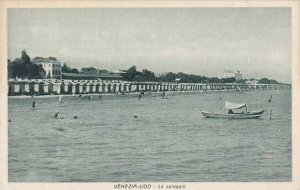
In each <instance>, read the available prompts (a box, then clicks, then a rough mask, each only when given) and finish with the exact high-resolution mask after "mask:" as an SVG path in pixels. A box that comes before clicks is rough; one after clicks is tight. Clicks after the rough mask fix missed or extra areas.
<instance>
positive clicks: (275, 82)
mask: <svg viewBox="0 0 300 190" xmlns="http://www.w3.org/2000/svg"><path fill="white" fill-rule="evenodd" d="M258 83H260V84H278V81H277V80H273V79H267V78H262V79H259V80H258Z"/></svg>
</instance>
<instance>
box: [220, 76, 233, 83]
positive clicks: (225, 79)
mask: <svg viewBox="0 0 300 190" xmlns="http://www.w3.org/2000/svg"><path fill="white" fill-rule="evenodd" d="M220 82H221V83H235V82H236V80H235V78H234V77H231V78H224V79H221V80H220Z"/></svg>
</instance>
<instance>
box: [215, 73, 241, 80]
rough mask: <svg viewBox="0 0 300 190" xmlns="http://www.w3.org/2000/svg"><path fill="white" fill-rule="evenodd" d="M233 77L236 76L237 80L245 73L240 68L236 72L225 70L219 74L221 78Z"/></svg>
mask: <svg viewBox="0 0 300 190" xmlns="http://www.w3.org/2000/svg"><path fill="white" fill-rule="evenodd" d="M232 77H233V78H235V80H236V81H239V80H242V79H243V75H242V74H241V72H240V71H239V70H237V71H236V72H234V71H231V70H224V72H223V73H222V74H220V75H219V76H218V78H219V79H226V78H232Z"/></svg>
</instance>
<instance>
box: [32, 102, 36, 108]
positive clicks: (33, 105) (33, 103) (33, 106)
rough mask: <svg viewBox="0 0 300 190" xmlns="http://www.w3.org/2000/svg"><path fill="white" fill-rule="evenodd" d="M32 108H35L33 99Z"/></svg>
mask: <svg viewBox="0 0 300 190" xmlns="http://www.w3.org/2000/svg"><path fill="white" fill-rule="evenodd" d="M32 109H33V110H35V101H32Z"/></svg>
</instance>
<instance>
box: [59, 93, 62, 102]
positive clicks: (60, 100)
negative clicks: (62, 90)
mask: <svg viewBox="0 0 300 190" xmlns="http://www.w3.org/2000/svg"><path fill="white" fill-rule="evenodd" d="M58 102H59V103H62V96H61V95H60V96H59V100H58Z"/></svg>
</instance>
